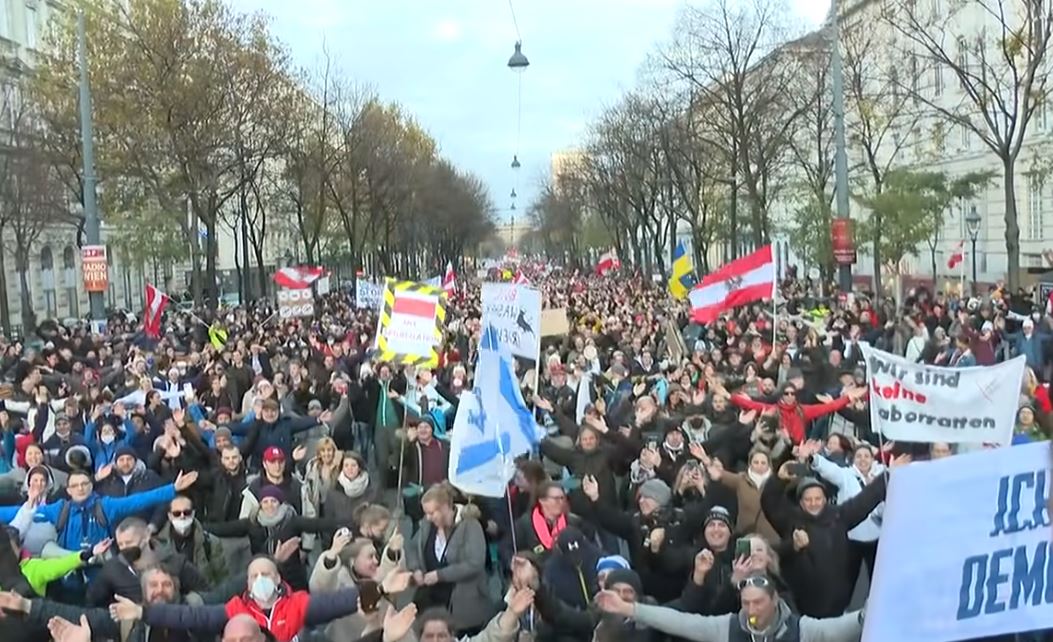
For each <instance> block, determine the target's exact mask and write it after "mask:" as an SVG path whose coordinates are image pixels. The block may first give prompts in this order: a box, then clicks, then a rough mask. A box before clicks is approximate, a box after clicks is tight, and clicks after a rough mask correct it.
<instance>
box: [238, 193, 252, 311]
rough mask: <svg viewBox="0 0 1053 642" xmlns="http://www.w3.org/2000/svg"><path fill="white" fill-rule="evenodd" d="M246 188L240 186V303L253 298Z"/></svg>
mask: <svg viewBox="0 0 1053 642" xmlns="http://www.w3.org/2000/svg"><path fill="white" fill-rule="evenodd" d="M245 191H246V188H245V187H242V188H241V204H240V205H241V257H242V258H241V262H242V267H241V271H242V275H241V276H242V278H240V279H238V294H239V295H240V296H241V303H242V305H244V304H246V303H248V302H249V301H253V300H255V298H256V297H254V296H253V292H252V261H250V260H249V212H248V199H247V198H246V196H245Z"/></svg>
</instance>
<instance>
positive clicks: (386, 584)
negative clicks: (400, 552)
mask: <svg viewBox="0 0 1053 642" xmlns="http://www.w3.org/2000/svg"><path fill="white" fill-rule="evenodd" d="M412 579H413V573H410V572H409V571H396V572H392V573H388V574H387V577H385V578H384V581H383V582H381V583H380V585H381V587H382V588H383V589H384V592H385V593H387V594H388V595H394V594H396V593H401V592H403V591H405V590H406V589H408V588H409V585H410V580H412Z"/></svg>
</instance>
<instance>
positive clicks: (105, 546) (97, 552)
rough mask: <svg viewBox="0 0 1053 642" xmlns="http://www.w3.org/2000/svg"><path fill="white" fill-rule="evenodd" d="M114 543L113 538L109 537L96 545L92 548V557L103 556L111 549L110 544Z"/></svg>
mask: <svg viewBox="0 0 1053 642" xmlns="http://www.w3.org/2000/svg"><path fill="white" fill-rule="evenodd" d="M111 544H113V540H112V539H110V538H109V537H107V538H106V539H104V540H102V541H101V542H99V543H98V544H96V545H95V546H93V547H92V548H91V555H92V557H102V555H103V554H105V553H106V551H108V550H110V545H111Z"/></svg>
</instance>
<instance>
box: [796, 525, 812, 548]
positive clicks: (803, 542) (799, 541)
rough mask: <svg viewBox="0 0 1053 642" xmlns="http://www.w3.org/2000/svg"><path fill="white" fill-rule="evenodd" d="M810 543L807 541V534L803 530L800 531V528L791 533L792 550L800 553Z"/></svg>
mask: <svg viewBox="0 0 1053 642" xmlns="http://www.w3.org/2000/svg"><path fill="white" fill-rule="evenodd" d="M810 543H811V540H809V539H808V532H807V531H804V530H801V529H800V528H798V529H797V530H795V531H794V532H793V550H795V551H798V552H799V551H802V550H804V549H805V548H808V544H810Z"/></svg>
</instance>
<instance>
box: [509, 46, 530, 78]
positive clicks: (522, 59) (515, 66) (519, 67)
mask: <svg viewBox="0 0 1053 642" xmlns="http://www.w3.org/2000/svg"><path fill="white" fill-rule="evenodd" d="M529 66H530V61H529V60H527V57H526V56H524V55H523V43H522V42H519V41H517V42H516V50H515V52H513V53H512V57H511V58H509V59H508V68H509V69H511V70H512V71H516V72H521V71H526V68H527V67H529Z"/></svg>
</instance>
